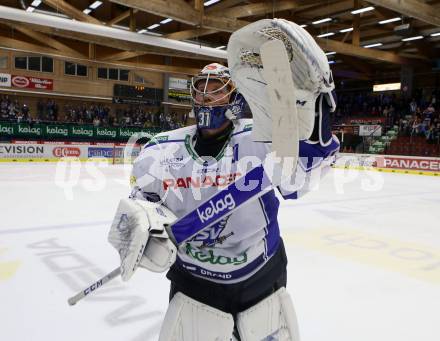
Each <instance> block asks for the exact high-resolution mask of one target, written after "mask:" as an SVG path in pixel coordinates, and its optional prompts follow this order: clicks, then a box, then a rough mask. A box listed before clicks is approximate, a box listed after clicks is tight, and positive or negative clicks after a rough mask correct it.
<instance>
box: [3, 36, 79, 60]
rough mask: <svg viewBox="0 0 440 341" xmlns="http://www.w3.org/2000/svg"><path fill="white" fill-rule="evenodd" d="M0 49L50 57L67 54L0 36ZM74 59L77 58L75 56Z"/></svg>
mask: <svg viewBox="0 0 440 341" xmlns="http://www.w3.org/2000/svg"><path fill="white" fill-rule="evenodd" d="M0 47H7V48H13V49H17V50H24V51H30V52H35V53H38V54H51V55H58V54H60V53H61V54H67V53H65V52H61V51H58V50H55V49H52V48H50V47H44V46H41V45H36V44H32V43H28V42H25V41H21V40H18V39H12V38H9V37H4V36H0ZM75 58H77V57H76V56H75Z"/></svg>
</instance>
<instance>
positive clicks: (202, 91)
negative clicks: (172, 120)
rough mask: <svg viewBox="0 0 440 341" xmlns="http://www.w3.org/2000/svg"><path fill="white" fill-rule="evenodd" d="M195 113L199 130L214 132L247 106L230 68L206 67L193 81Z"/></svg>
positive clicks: (209, 65) (212, 65)
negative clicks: (239, 92)
mask: <svg viewBox="0 0 440 341" xmlns="http://www.w3.org/2000/svg"><path fill="white" fill-rule="evenodd" d="M191 97H192V99H193V110H192V111H193V114H194V117H195V118H196V119H197V128H198V129H199V130H210V131H215V130H218V129H221V127H223V126H224V125H225V123H226V122H227V121H232V120H235V119H237V118H238V117H239V115H240V112H241V111H242V110H243V108H244V107H245V100H244V98H243V96H242V95H240V94H238V93H237V91H236V89H235V86H234V84H233V82H232V79H231V76H230V74H229V68H227V67H226V66H224V65H221V64H218V63H211V64H208V65H206V66H205V67H204V68H203V69H202V70H201V71H200V73H199V74H198V75H196V76H194V77H193V78H192V79H191Z"/></svg>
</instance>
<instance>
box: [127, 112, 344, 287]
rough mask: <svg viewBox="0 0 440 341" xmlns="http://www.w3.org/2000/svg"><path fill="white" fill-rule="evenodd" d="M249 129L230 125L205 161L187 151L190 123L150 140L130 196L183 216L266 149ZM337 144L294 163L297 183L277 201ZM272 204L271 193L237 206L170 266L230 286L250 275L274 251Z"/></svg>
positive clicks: (292, 194) (248, 124)
mask: <svg viewBox="0 0 440 341" xmlns="http://www.w3.org/2000/svg"><path fill="white" fill-rule="evenodd" d="M251 129H252V120H250V119H241V120H238V121H237V122H236V124H234V130H233V132H232V133H231V136H230V138H229V141H228V142H227V143H226V144H225V146H224V148H223V149H222V150H221V151H220V153H219V155H217V157H216V158H209V159H207V158H201V157H200V156H199V155H197V153H196V151H195V149H194V144H195V141H194V139H195V136H196V127H195V126H190V127H186V128H181V129H178V130H175V131H171V132H167V133H162V134H159V135H157V136H156V138H155V139H154V141H151V142H150V143H149V144H147V145H146V146H145V147H144V149H143V150H142V152H141V154H140V156H139V157H138V158H137V159H136V161H135V162H134V166H133V177H132V183H133V185H134V190H133V193H132V196H135V197H137V198H144V199H147V200H150V201H161V202H162V203H163V204H164V205H165V206H167V207H168V208H169V209H170V210H171V211H173V212H174V214H175V215H176V216H177V218H180V217H182V216H184V215H185V214H187V213H188V212H189V211H191V210H193V209H195V208H196V207H198V206H199V205H200V204H202V203H203V202H205V201H206V200H207V199H208V198H210V197H211V196H212V195H213V194H215V193H216V191H217V190H220V189H223V188H224V187H226V186H227V185H228V184H230V183H232V182H234V181H235V179H237V178H238V177H240V176H242V175H244V174H245V172H246V171H247V170H249V169H250V167H255V166H258V165H259V164H261V163H262V162H263V161H264V159H265V158H266V155H267V154H268V153H269V152H270V144H266V143H261V142H258V143H257V142H253V141H252V139H251V134H250V133H251ZM310 146H311V147H313V148H314V146H313V145H310ZM338 147H339V144H334V145H332V148H333V150H331V151H330V149H331V148H330V149H329V148H326V152H325V153H315V154H316V155H314V156H319V157H318V158H315V159H316V160H315V161H313V162H312V163H310V162H308V161H307V160H306V161H304V160H303V161H301V162H300V164H301V167H298V168H297V173H298V172H299V173H301V175H300V176H298V174H297V178H301V181H300V183H299V184H295V183H291V184H290V186H289V188H288V190H286V189H282V188H279V190H280V192H281V194H282V195H283V197H285V198H296V197H297V195H298V193H299V191H298V190H300V189H301V188H302V189H301V190H303V189H304V184H305V181H304V179H306V178H307V174H308V173H309V172H310V170H311V169H312V168H313V169H316V168H319V167H318V166H320V165H322V164H324V163H323V161H325V160H327V161H329V160H330V161H329V162H327V163H326V164H328V163H331V160H332V158H334V154H335V153H336V151H337V149H338ZM249 185H252V184H249ZM225 204H226V205H227V204H228V203H227V202H225ZM278 207H279V201H278V199H277V197H276V195H275V191H274V190H272V191H270V192H268V193H266V194H265V195H263V196H262V197H260V198H259V199H257V200H254V201H252V202H250V203H248V204H246V205H243V206H242V207H240V208H239V209H237V210H236V211H234V212H233V213H232V214H231V215H229V216H227V217H226V218H225V219H223V220H221V221H220V222H218V223H216V224H214V225H213V226H212V227H210V228H208V229H206V230H204V231H201V232H200V233H198V234H197V235H195V236H194V237H193V238H192V239H191V240H189V241H188V242H186V243H183V245H181V246H180V247H179V249H178V252H177V260H176V262H177V263H178V264H179V265H180V266H182V267H183V268H185V269H186V270H187V271H188V272H190V273H191V274H193V275H195V276H199V277H202V278H204V279H207V280H211V281H215V282H222V283H234V282H239V281H242V280H244V279H246V278H248V277H250V276H251V275H252V274H253V273H255V272H256V271H258V269H259V268H261V267H262V266H263V265H264V264H265V263H266V262H267V261H268V260H269V259H270V257H271V256H272V255H273V254H274V253H275V252H276V250H277V248H278V245H279V243H280V231H279V227H278V221H277V215H278Z"/></svg>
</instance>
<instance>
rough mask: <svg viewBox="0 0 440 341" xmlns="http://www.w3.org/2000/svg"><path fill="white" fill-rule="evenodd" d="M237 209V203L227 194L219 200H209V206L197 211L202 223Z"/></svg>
mask: <svg viewBox="0 0 440 341" xmlns="http://www.w3.org/2000/svg"><path fill="white" fill-rule="evenodd" d="M234 208H235V201H234V198H233V197H232V194H231V193H229V194H226V195H225V196H224V197H223V198H220V199H218V200H215V201H214V200H209V202H208V206H207V207H206V206H205V207H204V208H202V209H199V208H198V209H197V214H198V215H199V219H200V221H201V222H202V223H204V222H206V221H208V220H210V219H211V218H212V217H214V216H215V215H217V214H219V213H221V212H223V211H224V210H229V211H231V210H233V209H234Z"/></svg>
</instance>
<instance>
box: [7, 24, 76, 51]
mask: <svg viewBox="0 0 440 341" xmlns="http://www.w3.org/2000/svg"><path fill="white" fill-rule="evenodd" d="M10 26H11V27H12V28H13V29H15V30H17V31H19V32H21V33H23V34H25V35H27V36H28V37H30V38H32V39H34V40H36V41H38V42H40V43H42V44H44V45H46V46H48V47H50V48H53V49H55V50H58V51H61V52H65V53H70V54H71V55H74V56H76V57H78V58H82V57H84V55H83V54H82V53H79V52H78V51H77V50H74V49H72V48H71V47H69V46H67V45H65V44H63V43H60V42H59V41H58V40H56V39H53V38H51V37H49V36H48V35H46V34H44V33H40V32H37V31H33V30H29V29H28V28H25V27H22V26H21V25H10Z"/></svg>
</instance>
